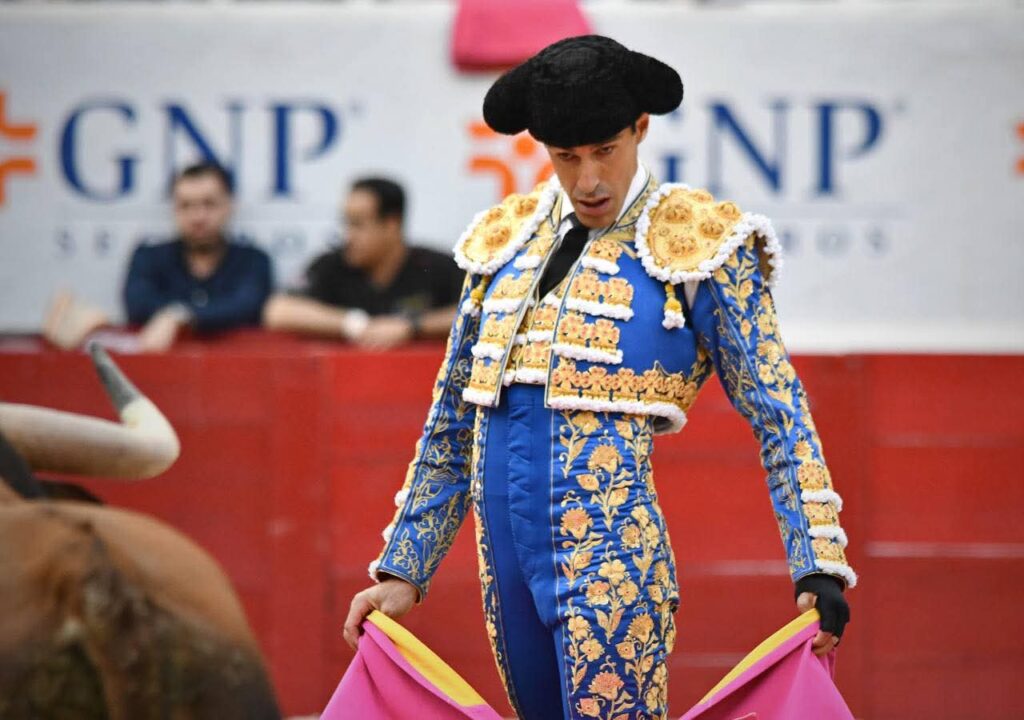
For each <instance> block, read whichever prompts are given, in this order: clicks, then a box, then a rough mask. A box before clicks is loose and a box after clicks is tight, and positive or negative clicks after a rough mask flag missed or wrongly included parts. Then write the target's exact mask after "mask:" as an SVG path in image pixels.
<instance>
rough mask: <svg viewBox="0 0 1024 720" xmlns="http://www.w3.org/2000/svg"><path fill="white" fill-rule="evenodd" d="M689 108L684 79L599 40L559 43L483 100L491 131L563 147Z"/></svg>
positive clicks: (656, 62) (507, 76)
mask: <svg viewBox="0 0 1024 720" xmlns="http://www.w3.org/2000/svg"><path fill="white" fill-rule="evenodd" d="M682 101H683V82H682V80H680V79H679V73H677V72H676V71H675V70H673V69H672V68H670V67H669V66H668V65H666V64H665V63H663V62H661V61H660V60H655V59H654V58H652V57H649V56H647V55H643V54H641V53H638V52H633V51H632V50H629V49H627V48H625V47H623V46H622V45H620V44H619V43H617V42H615V41H614V40H612V39H611V38H606V37H602V36H600V35H583V36H581V37H574V38H567V39H565V40H559V41H558V42H556V43H554V44H553V45H549V46H547V47H546V48H544V49H543V50H541V51H540V52H539V53H537V54H536V55H534V56H533V57H532V58H530V59H529V60H527V61H525V62H524V63H522V64H521V65H518V66H516V67H514V68H512V69H511V70H509V71H508V72H507V73H505V74H504V75H502V76H501V77H500V78H498V80H497V81H496V82H495V83H494V85H492V86H491V89H490V90H488V91H487V97H485V98H484V120H485V121H486V122H487V124H488V125H489V126H490V127H491V129H493V130H495V131H497V132H500V133H504V134H506V135H514V134H516V133H518V132H521V131H523V130H529V131H530V134H531V135H533V137H535V138H536V139H537V140H540V141H541V142H542V143H545V144H547V145H554V146H556V147H563V148H565V147H575V146H577V145H591V144H593V143H599V142H602V141H603V140H607V139H608V138H610V137H613V136H615V135H616V134H618V133H619V132H621V131H622V130H623V129H625V128H627V127H629V126H630V125H632V124H633V122H635V121H636V119H637V118H638V117H640V115H641V114H642V113H645V112H646V113H653V114H655V115H663V114H665V113H669V112H672V111H673V110H675V109H676V108H677V107H679V103H681V102H682Z"/></svg>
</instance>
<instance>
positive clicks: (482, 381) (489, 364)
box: [467, 358, 501, 393]
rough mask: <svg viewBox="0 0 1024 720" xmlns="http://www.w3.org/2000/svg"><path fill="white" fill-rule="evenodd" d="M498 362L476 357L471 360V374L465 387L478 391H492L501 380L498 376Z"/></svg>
mask: <svg viewBox="0 0 1024 720" xmlns="http://www.w3.org/2000/svg"><path fill="white" fill-rule="evenodd" d="M500 367H501V365H500V363H497V362H494V361H492V360H487V359H484V358H477V359H476V360H474V361H473V374H472V375H471V376H470V378H469V384H468V385H467V387H468V388H469V389H471V390H477V391H479V392H486V393H492V392H494V389H495V388H497V387H498V383H499V382H501V378H499V377H498V369H499V368H500Z"/></svg>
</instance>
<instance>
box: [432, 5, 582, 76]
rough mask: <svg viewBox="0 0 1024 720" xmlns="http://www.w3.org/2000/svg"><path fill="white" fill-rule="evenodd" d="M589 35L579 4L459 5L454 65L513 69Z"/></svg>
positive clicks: (454, 36)
mask: <svg viewBox="0 0 1024 720" xmlns="http://www.w3.org/2000/svg"><path fill="white" fill-rule="evenodd" d="M590 33H591V29H590V23H589V22H587V19H586V17H584V15H583V12H582V11H581V10H580V7H579V4H578V2H577V0H459V7H458V11H457V12H456V14H455V28H454V31H453V33H452V61H453V62H454V63H455V66H456V67H457V68H459V69H460V70H494V69H504V68H509V67H512V66H513V65H518V64H519V63H521V62H522V61H523V60H525V59H526V58H528V57H530V56H531V55H533V54H534V53H537V52H539V51H540V50H542V49H544V48H545V47H547V46H548V45H550V44H551V43H553V42H556V41H558V40H562V39H564V38H567V37H575V36H576V35H589V34H590Z"/></svg>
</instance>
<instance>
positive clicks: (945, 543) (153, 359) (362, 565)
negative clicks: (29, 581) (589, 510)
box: [0, 333, 1024, 720]
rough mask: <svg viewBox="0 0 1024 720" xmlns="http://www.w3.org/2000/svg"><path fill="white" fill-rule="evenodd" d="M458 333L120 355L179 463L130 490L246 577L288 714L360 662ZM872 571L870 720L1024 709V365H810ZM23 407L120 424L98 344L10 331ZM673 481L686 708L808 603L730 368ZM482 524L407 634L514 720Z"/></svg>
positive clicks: (863, 702) (660, 469)
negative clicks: (357, 606)
mask: <svg viewBox="0 0 1024 720" xmlns="http://www.w3.org/2000/svg"><path fill="white" fill-rule="evenodd" d="M441 355H442V348H441V347H440V346H437V345H422V346H415V347H411V348H409V349H406V350H403V351H400V352H394V353H387V354H367V353H360V352H355V351H351V350H347V349H344V348H339V347H338V346H334V345H328V344H321V343H308V342H300V341H298V340H294V339H291V338H285V337H280V336H274V335H264V334H260V333H252V334H238V335H234V336H231V337H227V338H224V339H221V340H216V341H212V342H208V343H205V344H198V343H191V342H190V343H185V344H182V345H181V346H180V347H179V348H177V349H176V350H175V351H174V352H172V353H170V354H168V355H166V356H135V357H124V358H120V362H121V364H122V367H124V368H125V370H126V371H127V372H128V374H129V375H130V376H131V377H132V379H133V380H134V381H135V382H136V384H137V385H138V386H139V387H140V389H142V390H143V392H145V393H147V394H148V395H149V396H150V397H151V398H152V399H153V400H154V401H155V402H156V403H157V404H158V405H159V406H160V407H161V408H163V410H164V411H165V413H166V414H167V416H168V417H169V418H170V420H171V422H172V423H173V424H174V425H175V427H176V428H177V430H178V433H179V435H180V437H181V440H182V446H183V453H182V457H181V459H180V461H179V462H178V463H177V465H175V466H174V467H173V468H172V469H171V470H170V471H169V472H168V473H166V474H165V475H164V476H162V477H160V478H157V479H155V480H151V481H145V482H139V483H136V484H113V483H109V482H101V481H94V482H90V483H89V487H90V488H91V489H93V490H94V491H96V492H97V493H98V494H100V495H102V496H103V497H104V498H105V499H106V500H107V501H108V502H110V503H112V504H117V505H123V506H127V507H132V508H136V509H140V510H144V511H146V512H150V513H152V514H153V515H156V516H157V517H160V518H162V519H164V520H165V521H167V522H169V523H171V524H172V525H174V526H176V527H178V528H179V529H181V530H183V531H184V532H186V533H187V534H189V535H190V536H192V537H193V538H195V539H196V540H197V541H199V542H200V543H201V544H202V545H203V546H204V547H206V548H207V549H208V550H209V551H210V552H211V553H212V554H213V555H214V556H215V557H217V558H218V559H219V560H220V562H221V563H222V564H223V565H224V566H225V568H226V569H227V571H228V573H229V574H230V576H231V578H232V579H233V581H234V583H235V586H236V587H237V588H238V591H239V593H240V594H241V596H242V599H243V601H244V603H245V607H246V609H247V611H248V613H249V618H250V621H251V622H252V624H253V626H254V628H255V629H256V632H257V634H258V636H259V638H260V641H261V643H262V645H263V648H264V651H265V654H266V655H267V657H268V659H269V662H270V666H271V669H272V672H273V675H274V680H275V684H276V687H277V690H278V693H279V695H280V698H281V700H282V703H283V705H284V707H285V710H286V711H287V712H288V713H291V714H299V713H313V712H316V711H318V710H319V709H320V708H321V707H322V706H323V705H324V704H325V703H326V700H327V698H328V697H329V695H330V692H331V691H332V689H333V687H334V685H335V684H336V682H337V680H338V678H340V676H341V674H342V672H343V671H344V668H345V666H346V663H347V662H348V661H349V659H350V658H351V653H350V651H349V650H348V648H347V646H346V645H345V644H344V642H343V641H342V639H341V634H340V628H341V625H342V622H343V619H344V617H345V614H346V611H347V608H348V603H349V599H350V598H351V596H352V595H353V594H354V593H355V592H356V591H357V590H359V589H361V588H362V587H364V586H365V585H366V584H367V583H368V582H369V581H368V579H367V577H366V565H367V563H368V562H369V561H370V560H371V559H372V558H373V557H375V556H376V553H377V552H378V550H379V549H380V546H381V543H382V540H381V538H380V531H381V530H382V528H383V527H384V526H385V525H386V524H387V522H388V521H389V519H390V517H391V514H392V511H393V506H392V497H393V495H394V493H395V491H396V490H397V488H398V487H399V486H400V484H401V482H402V479H403V477H404V472H405V465H406V463H407V462H408V460H409V459H410V457H411V454H412V450H413V443H414V441H415V439H416V438H417V436H418V434H419V431H420V426H421V424H422V422H423V419H424V417H425V413H426V409H427V405H428V403H429V400H430V386H431V381H432V379H433V376H434V374H435V372H436V367H437V364H438V363H439V362H440V359H441ZM795 364H796V366H797V370H798V371H799V373H800V375H801V377H802V379H803V380H804V383H805V385H806V386H807V388H808V391H809V394H810V397H811V402H812V408H813V410H814V415H815V419H816V421H817V425H818V429H819V431H820V433H821V436H822V438H823V441H824V444H825V451H826V456H827V459H828V461H829V465H830V467H831V469H832V474H833V477H834V478H835V480H836V484H837V487H838V490H839V491H840V492H841V493H842V495H843V496H844V499H845V500H846V509H845V511H844V514H843V521H844V526H845V528H846V530H847V533H848V535H849V536H850V548H849V555H850V560H851V562H852V563H853V565H854V567H855V568H856V569H857V571H858V572H859V574H860V576H861V586H860V587H859V588H857V589H856V590H854V591H853V592H851V593H850V603H851V606H852V612H853V621H852V623H851V625H850V628H849V632H848V635H847V636H846V638H845V639H844V642H843V647H842V650H841V652H840V657H839V670H838V683H839V686H840V688H841V689H842V691H843V692H844V694H845V696H846V698H847V700H848V701H849V703H850V705H851V706H852V708H853V709H854V711H855V712H856V713H857V715H858V717H861V718H871V719H872V720H883V719H888V718H910V717H912V718H919V717H920V718H923V717H929V718H943V719H950V720H952V719H953V718H981V717H986V718H988V717H1018V716H1020V713H1021V712H1022V709H1024V703H1022V701H1021V700H1020V695H1019V693H1018V692H1017V690H1016V687H1015V681H1016V680H1017V679H1018V678H1020V677H1021V676H1022V675H1024V641H1022V638H1024V614H1022V613H1020V612H1019V610H1018V609H1019V608H1020V607H1021V606H1024V580H1022V579H1021V578H1022V577H1024V527H1022V525H1021V523H1020V518H1021V517H1022V510H1024V483H1022V482H1021V479H1022V472H1021V468H1022V467H1024V410H1022V408H1021V405H1020V400H1019V398H1020V397H1021V396H1022V395H1024V357H966V356H845V357H798V358H796V360H795ZM0 398H2V399H4V400H6V401H15V402H31V403H36V404H40V405H48V406H51V407H56V408H62V409H67V410H73V411H79V412H85V413H90V414H96V415H101V416H104V417H113V413H112V411H111V410H110V408H109V406H108V405H107V404H106V401H105V399H104V397H103V395H102V391H101V390H100V387H99V385H98V383H97V382H96V379H95V377H94V376H93V374H92V372H91V370H90V369H89V363H88V360H87V358H86V357H85V356H84V355H81V354H66V353H56V352H51V351H46V350H39V349H37V348H36V347H35V343H34V341H28V342H26V343H22V344H12V343H10V342H8V343H6V346H4V345H3V344H0ZM654 467H655V475H656V478H657V482H658V488H659V493H660V495H661V498H662V501H663V503H664V507H665V514H666V515H667V517H668V523H669V527H670V530H671V532H672V539H673V546H674V548H675V551H676V554H677V560H678V562H679V565H680V581H681V585H682V608H681V610H680V614H679V615H678V617H677V620H678V621H679V625H680V634H679V643H678V646H677V649H676V652H675V653H674V654H673V656H672V660H671V669H670V677H671V695H670V697H671V698H672V707H673V710H672V712H673V713H674V714H681V713H682V712H683V711H684V710H685V709H686V708H687V707H689V706H690V705H691V704H692V703H694V702H695V701H696V700H697V699H699V698H700V696H701V695H703V693H704V692H705V691H706V690H707V689H709V688H710V687H711V686H712V685H713V684H714V683H715V682H716V681H717V680H718V679H719V677H720V676H721V675H722V674H723V673H724V672H725V671H726V670H727V669H728V668H729V667H730V666H731V665H732V664H733V663H735V662H736V661H737V660H738V659H739V658H740V657H741V656H742V654H743V653H745V652H746V651H747V650H748V649H750V648H751V647H752V646H753V645H754V644H755V643H756V642H757V641H759V640H760V639H761V638H762V637H764V636H765V635H767V634H768V633H769V632H771V631H772V630H773V629H775V628H776V627H777V626H779V625H781V624H782V623H784V622H785V621H786V620H788V619H789V618H790V617H791V616H792V615H793V613H794V612H795V610H794V605H793V600H792V586H791V583H790V582H789V580H788V578H787V576H786V571H785V564H784V561H783V557H784V556H783V551H782V546H781V544H780V542H779V539H778V531H777V529H776V528H775V524H774V520H773V518H772V514H771V509H770V503H769V501H768V496H767V492H766V491H765V489H764V479H763V475H764V474H763V472H762V470H761V468H760V466H759V463H758V455H757V446H756V444H755V442H754V440H753V438H752V436H751V433H750V431H749V429H748V428H747V426H746V425H745V423H744V422H743V420H742V419H741V418H740V417H739V416H738V415H737V414H736V413H735V412H734V411H733V410H732V408H731V407H730V406H729V404H728V402H727V401H726V399H725V396H724V394H723V393H722V392H721V389H720V388H719V387H718V385H717V382H715V381H711V382H709V384H708V386H707V387H706V389H705V390H704V392H703V394H702V396H701V398H700V400H699V402H698V403H697V406H696V408H695V409H694V411H693V413H692V414H691V417H690V422H689V424H688V426H687V427H686V429H685V430H684V431H683V432H682V433H680V434H679V435H675V436H670V437H665V438H661V439H660V440H659V442H658V443H657V451H656V453H655V456H654ZM469 525H471V521H470V522H468V523H467V524H466V527H465V528H463V531H462V532H461V533H460V535H459V539H458V540H457V541H456V545H455V547H454V549H453V550H452V552H451V554H450V556H449V558H448V559H447V560H446V561H445V562H444V564H443V565H442V567H441V569H440V571H439V573H438V577H437V579H436V581H435V583H434V585H433V588H432V591H431V595H430V597H429V598H428V600H427V602H426V603H425V604H424V605H423V606H422V607H420V608H418V609H416V610H415V611H414V612H413V613H412V614H410V615H409V616H407V618H406V621H405V622H406V624H407V625H408V626H409V627H410V629H411V630H412V631H413V632H414V633H416V634H417V635H419V636H420V637H421V638H422V639H423V640H424V641H425V642H426V643H427V644H428V645H429V646H430V647H432V648H433V649H435V650H436V651H437V652H438V653H439V654H440V655H441V656H442V657H444V658H445V659H446V660H448V662H449V663H450V664H452V665H453V666H454V667H455V668H456V670H458V671H459V672H460V673H461V674H462V675H463V676H464V677H466V678H467V679H468V680H469V682H470V683H471V684H472V685H474V686H475V687H476V688H477V689H478V690H479V691H480V692H481V693H482V694H483V695H484V696H485V697H486V698H487V699H488V700H489V701H490V702H491V703H492V704H493V705H494V706H495V707H497V708H499V709H502V710H504V711H505V712H506V713H508V714H509V715H511V711H510V710H509V709H508V707H507V704H506V702H505V700H504V694H503V691H502V689H501V686H500V683H499V681H498V678H497V673H496V671H495V670H494V664H493V661H492V660H491V658H490V651H489V648H488V646H487V642H486V639H485V637H484V634H483V632H482V623H483V620H482V614H481V610H480V600H479V588H478V585H477V579H476V557H475V550H474V548H473V538H472V532H471V530H470V529H469Z"/></svg>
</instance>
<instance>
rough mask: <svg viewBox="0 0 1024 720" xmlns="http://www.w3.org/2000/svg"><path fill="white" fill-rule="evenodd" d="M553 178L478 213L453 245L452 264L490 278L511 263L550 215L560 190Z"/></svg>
mask: <svg viewBox="0 0 1024 720" xmlns="http://www.w3.org/2000/svg"><path fill="white" fill-rule="evenodd" d="M559 189H560V188H559V186H558V182H557V180H556V179H554V178H552V180H550V181H548V182H545V183H541V184H540V185H538V186H537V187H535V188H534V189H533V191H532V192H530V193H529V194H526V195H520V194H518V193H513V194H511V195H509V196H508V197H506V198H505V199H504V200H502V201H501V204H499V205H495V206H494V207H492V208H490V209H488V210H484V211H483V212H481V213H478V214H477V216H476V217H475V218H473V222H471V223H470V224H469V227H468V228H467V229H466V232H464V233H463V234H462V237H460V238H459V241H458V242H457V243H455V262H456V263H458V266H459V267H460V268H462V269H463V270H465V271H466V272H469V273H473V274H476V275H493V274H494V273H496V272H497V271H498V270H499V269H501V267H502V266H503V265H504V264H505V263H507V262H508V261H509V260H511V259H512V258H513V257H514V256H515V254H516V253H517V252H518V251H519V250H520V248H522V247H523V245H524V244H526V242H527V241H528V240H529V239H530V237H531V236H532V235H533V233H534V232H536V230H537V228H538V227H540V224H541V222H543V220H544V218H545V217H547V216H548V214H549V213H550V212H551V208H552V206H553V204H554V201H555V198H556V197H557V196H558V191H559Z"/></svg>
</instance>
